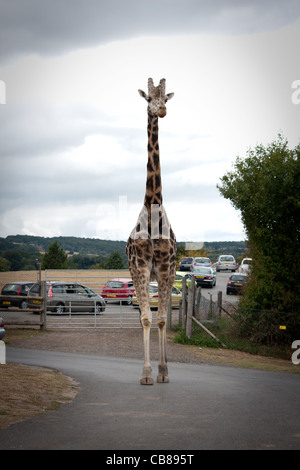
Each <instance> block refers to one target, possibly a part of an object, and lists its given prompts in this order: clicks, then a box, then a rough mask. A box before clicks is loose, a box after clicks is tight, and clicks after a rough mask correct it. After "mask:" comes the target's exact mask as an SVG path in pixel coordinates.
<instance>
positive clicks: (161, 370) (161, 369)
mask: <svg viewBox="0 0 300 470" xmlns="http://www.w3.org/2000/svg"><path fill="white" fill-rule="evenodd" d="M158 338H159V362H158V375H157V382H158V383H168V382H169V375H168V366H167V354H166V321H165V320H160V321H159V322H158Z"/></svg>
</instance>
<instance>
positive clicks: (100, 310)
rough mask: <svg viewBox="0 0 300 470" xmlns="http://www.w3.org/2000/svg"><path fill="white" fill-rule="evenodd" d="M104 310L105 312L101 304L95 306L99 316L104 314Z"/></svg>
mask: <svg viewBox="0 0 300 470" xmlns="http://www.w3.org/2000/svg"><path fill="white" fill-rule="evenodd" d="M103 310H104V309H103V306H102V305H101V304H99V303H97V304H96V306H95V313H96V315H99V314H100V313H101V312H103Z"/></svg>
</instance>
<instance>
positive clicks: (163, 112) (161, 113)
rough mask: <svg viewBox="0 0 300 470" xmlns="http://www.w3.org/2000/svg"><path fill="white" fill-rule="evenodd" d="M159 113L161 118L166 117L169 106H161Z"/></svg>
mask: <svg viewBox="0 0 300 470" xmlns="http://www.w3.org/2000/svg"><path fill="white" fill-rule="evenodd" d="M157 114H158V116H159V117H160V118H163V117H165V115H166V114H167V108H159V110H158V113H157Z"/></svg>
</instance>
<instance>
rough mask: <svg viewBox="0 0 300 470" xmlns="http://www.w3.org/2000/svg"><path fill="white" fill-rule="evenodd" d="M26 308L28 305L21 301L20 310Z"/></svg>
mask: <svg viewBox="0 0 300 470" xmlns="http://www.w3.org/2000/svg"><path fill="white" fill-rule="evenodd" d="M27 307H28V305H27V302H26V300H22V302H21V303H20V308H22V309H25V308H27Z"/></svg>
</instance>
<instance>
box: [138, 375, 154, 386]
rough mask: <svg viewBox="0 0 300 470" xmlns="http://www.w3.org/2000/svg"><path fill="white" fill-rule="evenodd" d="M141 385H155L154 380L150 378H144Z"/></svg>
mask: <svg viewBox="0 0 300 470" xmlns="http://www.w3.org/2000/svg"><path fill="white" fill-rule="evenodd" d="M140 384H141V385H153V378H152V377H149V376H146V377H142V378H141V380H140Z"/></svg>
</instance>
